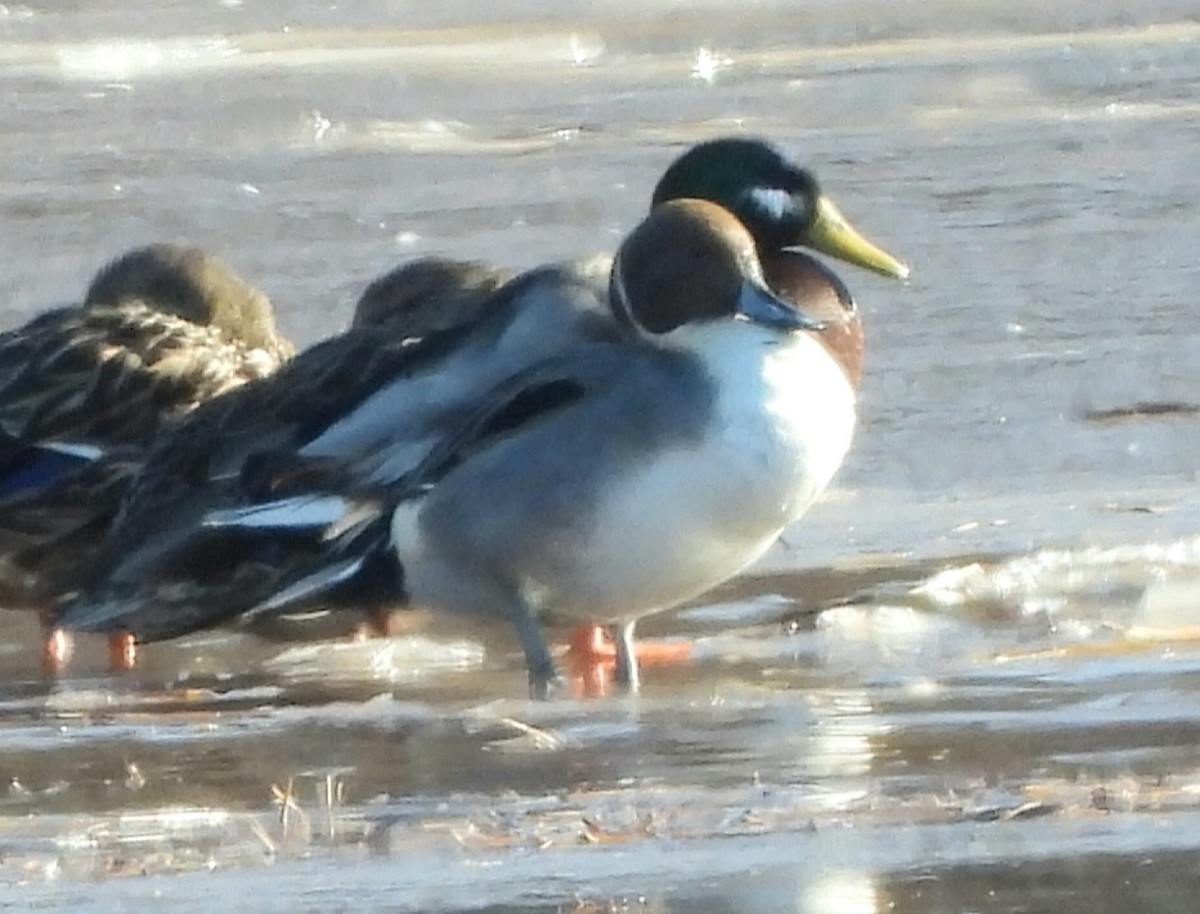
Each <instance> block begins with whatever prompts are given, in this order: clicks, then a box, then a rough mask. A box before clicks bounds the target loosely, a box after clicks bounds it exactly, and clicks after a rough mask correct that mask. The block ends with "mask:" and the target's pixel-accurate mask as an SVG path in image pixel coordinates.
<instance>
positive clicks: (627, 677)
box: [612, 621, 642, 693]
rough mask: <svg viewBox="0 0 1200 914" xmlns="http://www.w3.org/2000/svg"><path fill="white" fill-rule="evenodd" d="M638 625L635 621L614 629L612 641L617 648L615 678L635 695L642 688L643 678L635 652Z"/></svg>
mask: <svg viewBox="0 0 1200 914" xmlns="http://www.w3.org/2000/svg"><path fill="white" fill-rule="evenodd" d="M636 625H637V622H636V621H634V622H626V623H625V624H623V625H614V626H613V627H612V639H613V643H614V644H615V645H616V647H617V669H616V673H615V678H616V681H617V682H618V683H620V684H621V685H623V686H625V688H626V690H627V691H629V692H630V693H635V692H637V691H638V689H640V688H641V687H642V677H641V675H640V674H639V673H638V662H637V654H635V653H634V651H633V629H634V626H636Z"/></svg>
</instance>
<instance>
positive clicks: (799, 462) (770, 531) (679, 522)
mask: <svg viewBox="0 0 1200 914" xmlns="http://www.w3.org/2000/svg"><path fill="white" fill-rule="evenodd" d="M669 342H670V344H672V345H680V346H684V347H686V348H688V349H690V350H692V351H694V352H697V353H698V354H700V356H701V357H702V359H703V361H704V364H705V367H706V369H707V370H708V372H709V374H710V375H711V377H712V378H713V380H714V381H715V383H716V389H717V391H718V396H717V402H716V404H715V409H714V411H713V414H712V418H711V421H710V423H709V428H708V430H707V432H706V433H705V435H704V438H703V440H702V441H701V442H700V443H699V444H698V445H695V446H693V447H688V448H675V449H672V450H670V451H665V452H659V453H656V454H651V455H648V456H647V459H646V461H645V463H644V464H643V465H641V466H639V467H636V468H634V469H633V470H632V471H631V472H630V473H629V474H627V475H626V476H625V477H624V478H623V479H621V480H619V481H618V480H614V481H613V485H612V486H611V487H610V489H609V492H608V497H607V498H606V499H605V500H604V501H603V504H602V507H601V509H600V512H599V516H598V517H597V519H596V523H595V525H594V527H593V533H592V539H591V541H590V542H589V546H588V549H587V553H588V554H587V557H586V561H587V564H586V567H584V568H581V569H580V570H579V576H578V577H577V578H576V579H575V580H574V581H573V586H572V587H570V588H569V589H570V590H571V591H572V593H570V594H567V593H561V592H560V593H553V591H554V590H555V589H556V588H554V587H553V583H552V582H529V585H530V587H533V588H540V587H548V590H549V600H550V602H551V603H552V605H554V607H555V608H556V609H558V610H559V611H562V612H568V613H569V612H577V613H579V614H580V615H584V616H587V617H590V618H594V619H595V618H612V619H616V618H632V617H635V616H639V615H642V614H645V613H647V612H652V611H654V610H656V609H662V608H667V607H670V606H673V605H675V604H677V603H679V602H682V601H684V600H687V599H690V598H691V597H694V596H696V595H698V594H700V593H703V592H704V591H706V590H708V589H710V588H712V587H714V586H716V585H717V584H719V583H721V582H723V581H725V580H726V579H728V578H729V577H732V576H733V575H735V574H737V573H738V572H739V571H741V570H742V569H743V568H745V567H746V566H747V565H748V564H750V563H751V562H753V561H754V560H755V559H757V558H759V557H760V556H761V555H762V554H763V553H764V552H765V551H766V550H767V549H768V548H769V547H770V545H771V544H772V543H773V542H774V541H775V540H776V538H777V537H778V536H779V534H780V533H781V532H782V531H783V529H784V528H785V527H786V526H787V525H788V524H790V523H791V522H792V521H794V520H796V519H797V518H799V517H800V516H801V515H802V514H803V513H804V512H805V511H806V510H808V508H809V507H810V506H811V505H812V504H813V502H814V501H815V500H816V499H817V497H818V496H819V495H820V494H821V492H822V491H823V490H824V489H825V487H826V486H827V485H828V484H829V481H830V479H832V477H833V475H834V473H835V472H836V470H837V468H838V466H839V465H840V464H841V461H842V458H843V457H844V456H845V454H846V451H847V449H848V448H849V446H850V439H851V435H852V433H853V429H854V419H855V416H854V391H853V388H851V386H850V384H849V383H848V382H847V380H846V376H845V374H844V373H843V372H842V371H841V369H840V368H839V367H838V365H837V364H836V363H835V362H834V360H833V359H832V358H831V357H830V356H829V354H828V352H827V351H826V350H825V349H824V347H822V346H821V344H820V343H819V342H817V341H816V340H815V339H814V338H812V337H811V336H809V335H807V334H790V335H787V336H780V335H779V334H778V333H775V332H772V331H769V330H766V329H764V328H762V327H759V326H757V325H754V324H751V323H748V322H739V323H737V324H733V325H730V324H729V323H724V324H722V325H712V326H708V327H684V328H681V329H679V330H677V331H675V332H674V333H672V334H671V339H670V340H669Z"/></svg>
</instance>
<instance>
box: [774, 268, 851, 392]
mask: <svg viewBox="0 0 1200 914" xmlns="http://www.w3.org/2000/svg"><path fill="white" fill-rule="evenodd" d="M763 270H764V272H765V274H766V278H767V282H768V284H769V285H770V286H771V288H772V289H774V290H775V292H776V293H777V294H778V295H779V297H780V298H782V299H784V300H785V301H788V302H790V303H792V304H794V305H795V306H796V307H797V308H799V309H801V310H802V311H803V312H804V313H806V314H808V315H809V316H811V317H813V318H816V319H817V320H819V321H821V322H822V323H823V324H824V325H825V327H824V330H823V331H822V332H821V333H820V334H818V339H820V340H821V342H822V343H823V344H824V345H825V348H826V349H827V350H829V352H830V354H831V355H832V356H833V357H834V358H835V359H836V360H837V362H838V364H839V365H841V366H842V370H843V371H845V373H846V377H847V378H849V379H850V382H851V383H852V384H854V385H855V386H857V385H858V383H859V380H860V379H861V377H862V363H863V345H864V341H863V327H862V318H861V316H860V314H859V310H858V306H857V305H856V303H855V301H854V297H853V296H852V295H851V294H850V290H849V289H848V288H847V287H846V285H845V284H844V283H843V282H842V280H841V277H839V276H838V275H837V273H835V272H834V271H833V270H832V269H830V268H829V267H828V266H826V265H825V264H823V263H821V262H820V261H819V260H817V259H816V258H814V257H810V256H809V255H807V254H804V253H802V252H800V251H779V252H777V253H775V254H773V255H771V256H768V257H765V258H763Z"/></svg>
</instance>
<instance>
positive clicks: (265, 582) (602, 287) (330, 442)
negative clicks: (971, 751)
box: [56, 138, 908, 642]
mask: <svg viewBox="0 0 1200 914" xmlns="http://www.w3.org/2000/svg"><path fill="white" fill-rule="evenodd" d="M705 194H709V195H711V196H712V197H714V198H716V199H715V200H714V201H713V202H715V203H717V204H721V205H724V206H725V207H726V208H727V210H728V211H729V212H731V213H732V214H733V216H734V217H735V218H737V219H738V220H739V221H742V222H743V223H744V224H745V225H746V227H747V230H748V231H749V232H750V234H751V236H752V237H754V239H755V247H756V249H757V251H758V256H759V257H760V259H761V260H762V262H763V265H764V266H765V267H766V268H767V269H768V270H769V272H770V273H771V275H773V276H775V277H776V281H778V282H781V283H784V284H785V285H786V283H787V281H788V277H789V271H793V272H794V273H795V277H796V281H797V283H798V286H797V288H799V289H803V288H804V284H805V283H806V282H809V283H811V282H814V281H815V282H816V283H817V284H818V285H819V284H821V283H824V284H825V285H826V287H827V288H828V287H831V286H829V276H832V273H831V271H828V270H823V269H817V268H816V267H814V264H815V263H816V262H815V261H814V260H813V259H812V258H811V257H807V256H806V255H803V254H802V253H801V252H800V251H798V250H792V249H791V248H793V247H799V246H803V245H807V244H810V243H811V244H813V245H814V246H815V247H818V248H820V249H821V250H825V251H827V252H829V251H832V252H833V254H834V255H835V256H840V257H842V259H844V260H846V261H848V262H851V263H855V264H858V265H862V266H865V267H867V268H868V269H871V270H874V271H876V272H880V273H883V274H885V275H889V276H894V277H903V276H906V275H907V270H908V268H907V267H906V266H905V265H904V264H902V263H901V262H900V261H898V260H896V259H895V258H893V257H891V255H888V254H886V253H884V252H883V251H882V250H881V249H879V248H877V247H876V246H875V245H874V244H872V243H870V242H868V241H866V240H865V239H864V238H863V237H862V236H861V235H860V234H859V233H858V232H857V231H855V230H854V229H853V228H851V227H850V226H849V223H848V222H847V221H846V220H845V218H844V217H841V216H840V214H839V213H838V211H837V210H836V208H835V207H833V206H832V204H831V203H828V202H827V198H826V197H825V195H824V194H823V193H821V191H820V190H819V188H818V186H817V184H816V181H815V179H813V178H812V177H811V175H810V174H809V173H808V172H807V171H805V170H803V169H801V168H799V167H798V166H795V165H793V164H791V163H789V162H788V161H787V160H786V159H785V158H784V157H783V155H782V154H781V153H780V152H779V151H778V150H776V149H775V148H774V147H772V146H770V145H769V144H768V143H766V142H765V141H761V140H749V139H740V138H727V139H724V140H715V141H710V142H708V143H702V144H700V145H699V146H697V147H694V148H693V149H691V150H689V151H688V152H686V153H685V154H684V155H683V156H681V157H680V158H679V159H677V160H676V161H675V162H674V163H673V164H672V165H671V167H670V168H668V170H667V171H666V172H665V173H664V176H663V178H662V179H661V180H660V182H659V185H658V187H656V189H655V192H654V195H653V204H654V207H653V208H654V209H657V208H658V207H660V206H662V205H665V204H666V203H668V202H670V201H671V200H673V199H676V198H687V197H688V196H689V195H695V196H704V195H705ZM793 198H794V201H793V202H792V203H790V204H785V202H784V201H785V200H790V199H793ZM831 214H832V215H831ZM779 223H782V224H783V225H784V226H785V229H780V228H779V225H778V224H779ZM756 227H757V231H758V233H759V234H760V235H762V237H761V238H760V237H759V236H758V235H756V234H755V231H756ZM764 227H769V229H770V231H767V229H766V228H764ZM780 239H786V247H785V248H779V249H776V248H775V247H771V245H777V244H779V243H781V242H780ZM447 263H449V262H443V263H442V264H440V265H436V266H437V268H436V269H428V264H422V262H421V261H418V262H416V263H415V264H409V265H407V266H406V267H402V268H401V269H400V270H399V271H397V273H396V274H395V275H393V276H392V277H391V280H390V281H389V282H385V283H381V284H380V285H379V286H378V287H377V290H385V289H386V288H387V287H388V286H389V284H390V286H391V289H392V293H391V294H390V295H389V294H382V292H381V294H380V295H377V296H375V298H376V299H377V304H379V307H375V306H373V307H371V308H364V307H362V306H361V302H360V309H359V311H360V312H361V313H362V314H363V315H364V317H363V320H362V321H361V322H360V321H359V320H358V317H357V316H356V325H355V326H352V327H351V328H350V329H349V330H347V331H346V332H345V333H343V334H341V335H339V336H336V337H333V338H331V339H328V340H325V341H323V342H321V343H319V344H317V345H316V346H314V347H312V348H311V349H309V350H306V351H305V352H302V353H300V354H299V355H298V356H297V357H296V358H295V359H293V360H292V361H291V362H290V363H289V364H288V365H287V366H285V367H284V368H283V369H282V370H281V371H280V372H279V373H278V374H277V375H275V376H274V378H273V379H270V380H266V381H263V382H258V383H255V384H250V385H247V386H246V387H244V388H242V389H239V390H238V391H234V392H232V393H231V394H229V395H227V396H225V397H222V398H220V399H219V400H215V401H212V402H210V403H209V404H206V405H205V406H204V407H202V408H201V409H198V410H197V411H196V412H195V413H194V414H192V415H191V416H189V418H188V419H187V420H186V421H185V422H183V423H181V425H180V427H179V428H177V429H176V430H175V431H174V433H173V434H172V435H170V436H167V437H166V438H165V439H164V440H163V441H162V442H161V443H160V445H159V446H158V447H156V448H155V451H154V453H153V454H152V455H151V456H150V458H149V459H148V460H147V462H146V466H145V468H144V469H143V471H142V472H141V473H140V474H139V478H138V480H137V482H136V484H135V485H134V487H133V491H132V493H131V495H130V497H129V499H127V501H126V504H125V507H124V509H123V511H122V516H121V518H119V520H118V523H117V524H116V526H115V528H114V531H113V535H111V536H110V537H108V538H107V540H106V541H105V543H104V544H103V545H102V548H101V549H100V550H99V552H98V554H97V559H96V560H95V561H94V562H92V563H90V567H86V568H84V569H83V572H82V574H80V575H79V576H78V577H77V578H76V579H75V581H73V582H72V584H73V586H72V587H71V588H69V589H68V590H67V591H66V592H65V594H64V596H63V599H62V600H61V601H60V612H59V613H58V615H57V619H56V624H57V625H58V626H59V627H60V628H69V629H77V630H85V631H123V632H126V633H128V634H129V635H130V636H132V637H133V638H135V639H136V640H137V641H138V642H149V641H154V640H161V639H167V638H173V637H178V636H180V635H183V634H187V633H188V632H191V631H194V630H196V629H198V628H204V627H208V626H211V625H216V624H222V623H226V622H229V621H231V620H234V619H240V620H242V621H243V622H246V623H247V624H253V623H254V622H257V621H260V620H263V619H265V618H268V616H269V614H267V613H265V612H264V611H262V609H261V607H263V606H265V605H270V603H271V601H270V600H269V599H266V598H265V597H264V594H270V593H273V592H275V591H277V590H278V589H279V588H278V584H279V582H280V581H281V580H283V579H284V578H287V579H295V578H298V577H303V572H302V569H304V568H305V567H307V566H309V565H310V564H315V565H318V566H320V565H322V563H323V562H324V556H325V552H326V549H325V546H326V541H325V540H324V539H321V538H318V539H317V540H315V541H314V540H313V539H312V538H311V536H312V530H314V529H318V528H319V526H320V525H319V523H318V522H317V520H316V519H315V518H316V515H315V514H314V515H312V516H313V518H314V522H313V523H314V526H312V527H309V528H303V527H302V526H300V527H297V526H294V525H293V526H290V527H287V528H280V527H273V526H270V525H268V524H259V525H257V526H255V525H252V524H246V523H240V524H227V523H224V522H222V521H221V520H220V518H221V517H223V516H225V514H226V513H228V512H235V513H236V512H238V511H241V510H243V509H247V508H251V507H253V506H256V505H259V504H264V503H271V502H273V501H276V500H278V499H280V498H288V497H292V496H293V495H294V496H295V497H296V498H298V499H301V500H303V499H305V498H307V497H308V493H307V492H306V487H318V488H319V487H330V486H332V487H334V488H337V487H339V486H349V485H353V486H356V487H362V486H367V487H370V486H390V485H393V484H395V481H396V479H398V478H400V477H403V476H404V475H406V474H407V473H408V472H409V471H410V470H411V467H412V466H413V465H415V464H416V463H418V462H420V461H421V460H423V459H424V458H425V457H426V455H427V453H428V452H429V450H430V449H431V448H432V447H434V446H435V444H436V442H438V441H439V440H441V438H442V437H443V436H444V434H445V429H446V427H447V426H448V425H452V424H453V423H454V422H455V421H458V420H459V419H461V417H463V416H465V415H467V414H469V413H470V412H471V411H472V409H473V407H474V405H475V403H476V401H477V400H478V398H479V397H480V396H481V395H482V394H483V393H484V392H485V391H487V390H489V389H491V388H492V387H494V386H495V385H496V384H498V383H500V382H502V381H503V380H504V379H506V378H508V377H511V376H513V375H514V374H516V373H518V372H520V371H521V370H523V369H524V368H526V367H528V366H529V365H532V364H535V363H537V362H540V361H541V360H543V359H545V358H549V357H551V356H553V355H555V354H556V353H561V352H562V351H564V350H565V349H567V348H569V347H573V346H575V345H576V344H578V343H579V342H581V341H588V342H599V343H606V342H609V343H610V342H616V341H618V340H619V339H621V338H622V335H623V333H624V330H623V328H622V326H621V324H620V322H619V321H616V320H614V318H613V313H612V311H611V309H610V308H609V306H608V302H607V289H606V282H605V279H606V277H607V275H608V272H609V270H608V262H607V261H605V260H604V259H599V260H596V261H592V262H589V263H588V264H586V265H583V266H581V265H578V264H567V265H562V264H552V265H550V266H546V267H541V268H536V269H534V270H531V271H528V272H527V273H524V274H522V275H520V276H518V277H516V278H514V279H512V280H510V281H508V282H506V283H504V284H503V285H499V286H498V287H496V285H495V282H494V279H495V278H496V277H495V274H491V275H489V273H488V271H487V270H486V269H482V270H474V269H471V270H457V269H456V268H454V267H453V264H452V263H451V264H450V266H449V268H447ZM406 270H407V271H409V272H408V273H407V274H406ZM413 271H415V274H416V275H417V276H418V277H419V276H423V277H424V278H425V279H429V278H430V277H434V278H435V279H434V281H431V282H429V283H423V281H417V280H416V279H414V272H413ZM406 275H407V277H408V278H407V280H406ZM439 275H440V276H441V277H442V278H441V279H440V280H438V279H436V277H437V276H439ZM813 276H817V277H819V278H818V279H816V280H813V279H812V277H813ZM464 277H468V278H466V279H464ZM469 277H475V279H479V278H480V277H487V279H486V281H484V282H481V283H480V284H479V285H478V286H477V287H475V288H474V289H472V288H471V281H472V280H470V279H469ZM409 280H411V282H410V281H409ZM836 286H837V290H838V291H837V293H836V294H835V295H834V296H833V297H834V298H835V299H837V300H838V301H839V302H841V301H842V300H843V299H845V300H849V298H848V296H847V295H843V294H842V292H841V290H842V287H841V286H840V282H838V283H836ZM414 289H415V290H422V289H424V290H425V291H423V292H420V294H415V293H414V294H411V295H410V294H408V293H409V292H410V291H412V290H414ZM430 289H432V290H433V292H432V294H430V291H429V290H430ZM397 290H398V291H399V293H400V294H398V295H397V294H396V293H397ZM460 293H461V294H460ZM364 297H365V296H364ZM389 298H391V299H392V304H391V305H387V304H386V302H387V301H388V300H389ZM397 298H398V299H399V304H396V299H397ZM414 302H415V303H417V304H418V305H420V307H410V304H412V303H414ZM438 302H449V303H452V304H453V307H448V308H447V313H445V314H442V313H439V311H438V308H437V305H436V304H433V305H432V307H431V306H430V303H438ZM843 310H845V309H843ZM848 313H850V314H851V315H853V314H854V309H853V308H851V309H850V311H849V312H848ZM381 314H382V315H387V317H386V321H387V322H388V329H387V330H386V332H383V331H382V330H381V328H382V327H383V325H384V321H383V320H382V319H381V318H380V317H379V315H381ZM431 314H433V315H437V319H438V320H440V321H441V323H440V324H439V325H438V326H436V327H434V328H432V329H431V328H430V327H429V325H428V324H427V321H428V320H429V315H431ZM367 315H374V316H373V317H370V316H367ZM267 417H269V419H268V418H267ZM312 507H313V506H312V504H311V503H310V508H312ZM314 510H315V509H314ZM322 535H323V534H322ZM231 555H237V556H239V561H237V562H230V561H229V557H230V556H231ZM388 573H390V572H386V571H385V572H384V574H385V577H386V574H388ZM365 580H366V578H365V577H364V576H362V575H356V576H353V581H352V582H351V583H350V584H348V585H347V587H345V588H343V589H342V590H341V592H340V593H339V594H338V596H337V599H336V600H335V602H336V603H338V604H339V605H358V606H360V607H362V608H364V609H366V611H367V612H368V613H370V614H373V613H374V612H375V610H376V609H380V611H381V612H383V613H384V614H386V610H384V609H382V602H381V601H380V600H377V596H376V594H377V592H378V593H384V594H390V593H391V590H390V589H389V588H388V587H382V588H374V587H373V586H369V585H368V584H365V583H364V581H365ZM387 599H388V600H389V601H394V597H392V596H389V597H388V598H387ZM284 602H286V601H284ZM281 605H282V604H281ZM256 608H257V611H254V612H251V610H256ZM388 608H390V602H389V603H388Z"/></svg>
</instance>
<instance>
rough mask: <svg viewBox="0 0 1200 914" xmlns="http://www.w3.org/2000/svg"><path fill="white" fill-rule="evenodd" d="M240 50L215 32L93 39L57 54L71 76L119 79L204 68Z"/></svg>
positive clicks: (58, 59) (61, 68) (59, 51)
mask: <svg viewBox="0 0 1200 914" xmlns="http://www.w3.org/2000/svg"><path fill="white" fill-rule="evenodd" d="M237 54H238V49H237V47H236V46H235V45H234V43H233V42H232V41H229V40H228V39H225V38H220V37H215V36H214V37H195V38H173V39H164V40H157V41H153V40H146V39H137V40H134V39H117V40H114V41H97V42H89V43H86V44H77V45H69V46H64V47H61V48H59V49H58V50H57V51H56V52H55V57H56V59H57V61H58V65H59V68H60V70H61V71H62V73H63V75H64V76H67V77H68V78H71V79H94V80H118V81H119V80H128V79H132V78H134V77H136V76H146V75H170V74H173V73H178V72H184V71H189V70H198V69H203V68H205V67H211V66H213V65H215V64H220V63H221V62H223V61H225V60H228V59H229V58H230V57H233V56H235V55H237Z"/></svg>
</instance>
